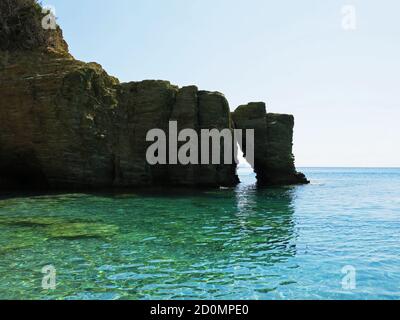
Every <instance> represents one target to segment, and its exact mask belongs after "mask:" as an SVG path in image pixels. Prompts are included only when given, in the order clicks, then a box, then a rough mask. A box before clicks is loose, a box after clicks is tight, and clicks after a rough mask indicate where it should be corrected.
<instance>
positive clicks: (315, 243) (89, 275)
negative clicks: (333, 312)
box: [0, 168, 400, 299]
mask: <svg viewBox="0 0 400 320" xmlns="http://www.w3.org/2000/svg"><path fill="white" fill-rule="evenodd" d="M302 171H304V172H305V173H306V174H307V176H308V177H309V178H310V179H311V181H312V184H311V185H308V186H298V187H285V188H271V189H263V190H257V189H256V188H255V186H254V182H255V178H254V174H252V173H251V172H250V171H246V170H242V172H241V179H242V181H243V183H242V184H241V185H240V186H239V187H238V188H236V189H232V190H213V191H204V190H203V191H199V190H197V191H190V190H180V191H177V190H168V192H167V191H162V190H158V191H152V192H150V191H148V192H142V193H129V194H119V195H116V194H101V195H99V194H97V195H90V194H62V195H45V196H43V195H42V196H18V197H16V196H7V195H5V196H2V197H1V198H0V299H171V298H174V299H400V169H318V168H312V169H311V168H308V169H302ZM46 265H52V266H54V267H55V268H56V272H57V273H56V284H57V287H56V289H55V290H44V289H42V277H43V274H42V273H41V270H42V267H43V266H46ZM345 266H352V268H354V270H355V272H356V273H355V279H356V283H355V284H356V287H355V288H354V289H352V290H349V289H348V288H346V287H343V286H342V279H343V277H345V274H343V273H342V269H343V268H344V267H345Z"/></svg>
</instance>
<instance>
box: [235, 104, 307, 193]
mask: <svg viewBox="0 0 400 320" xmlns="http://www.w3.org/2000/svg"><path fill="white" fill-rule="evenodd" d="M232 118H233V121H234V124H235V127H236V128H237V129H254V150H255V154H254V171H255V173H256V174H257V181H258V183H259V184H260V185H262V186H268V185H285V184H304V183H308V181H307V179H306V177H305V176H304V174H302V173H299V172H297V171H296V168H295V165H294V156H293V151H292V149H293V128H294V117H293V116H292V115H287V114H275V113H267V111H266V106H265V103H263V102H258V103H249V104H247V105H242V106H239V107H238V108H237V109H236V110H235V112H233V113H232ZM246 143H247V141H246V139H245V138H244V141H243V146H242V149H243V150H246ZM244 156H245V157H246V154H244Z"/></svg>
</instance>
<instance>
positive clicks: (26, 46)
mask: <svg viewBox="0 0 400 320" xmlns="http://www.w3.org/2000/svg"><path fill="white" fill-rule="evenodd" d="M45 16H46V12H45V11H44V12H43V9H42V6H41V5H40V4H39V3H38V2H37V0H2V1H0V50H3V51H6V50H10V51H15V50H33V49H40V48H42V49H48V48H51V49H53V50H56V51H65V52H68V45H67V43H66V42H65V41H64V40H63V37H62V31H61V29H60V28H59V27H58V26H57V27H56V29H55V30H51V29H50V30H46V29H44V28H43V27H42V20H43V18H44V17H45Z"/></svg>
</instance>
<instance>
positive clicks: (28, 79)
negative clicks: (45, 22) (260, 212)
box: [0, 0, 306, 189]
mask: <svg viewBox="0 0 400 320" xmlns="http://www.w3.org/2000/svg"><path fill="white" fill-rule="evenodd" d="M0 10H1V11H0V40H1V42H0V187H2V188H21V187H29V188H39V187H45V188H51V189H54V188H108V187H140V186H154V185H176V186H195V187H196V186H208V187H214V186H233V185H235V184H237V183H238V178H237V175H236V165H188V166H183V165H155V166H152V165H149V164H148V162H147V161H146V150H147V147H148V146H149V145H150V143H148V142H146V134H147V132H148V131H149V130H151V129H154V128H159V129H164V130H165V131H166V132H168V123H169V121H177V122H178V126H179V129H183V128H185V129H186V128H192V129H194V130H196V131H199V130H201V129H204V128H208V129H212V128H217V129H224V128H231V129H233V127H237V128H254V129H255V130H256V162H255V170H256V172H257V175H258V178H259V181H260V183H261V184H263V185H264V184H265V185H268V184H288V183H304V182H306V179H305V177H304V176H303V175H301V174H298V173H296V171H295V168H294V160H293V155H292V136H293V117H292V116H287V115H273V114H267V113H266V112H265V105H263V104H250V105H248V106H241V107H239V108H238V110H237V111H236V112H234V113H233V115H232V114H231V113H230V109H229V105H228V102H227V100H226V99H225V97H224V96H223V95H222V94H221V93H218V92H208V91H199V90H198V89H197V88H196V87H195V86H191V87H184V88H178V87H177V86H174V85H171V84H170V83H169V82H167V81H154V80H151V81H142V82H131V83H120V82H119V81H118V79H116V78H114V77H112V76H109V75H108V74H107V73H106V72H105V71H104V70H103V69H102V67H101V66H100V65H98V64H96V63H83V62H81V61H77V60H75V59H74V58H73V57H72V56H71V55H70V53H69V52H68V46H67V44H66V43H65V41H64V40H63V37H62V32H61V29H60V28H59V27H57V28H56V29H55V30H45V29H43V28H42V24H41V20H42V18H43V13H42V10H41V7H40V6H39V5H38V4H37V3H36V1H35V0H12V1H11V0H10V1H9V0H3V1H1V2H0ZM253 109H254V110H255V111H256V112H253Z"/></svg>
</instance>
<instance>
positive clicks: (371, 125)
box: [43, 0, 400, 166]
mask: <svg viewBox="0 0 400 320" xmlns="http://www.w3.org/2000/svg"><path fill="white" fill-rule="evenodd" d="M43 3H44V4H50V5H53V6H54V7H55V8H56V13H57V16H58V18H59V19H58V22H59V24H60V25H61V27H62V28H63V30H64V35H65V38H66V40H67V41H68V43H69V45H70V50H71V53H72V54H73V55H74V56H75V57H76V58H78V59H80V60H84V61H96V62H98V63H100V64H102V65H103V67H104V68H105V69H106V70H107V71H108V72H109V73H110V74H112V75H114V76H117V77H118V78H119V79H120V80H121V81H134V80H143V79H165V80H170V81H171V82H172V83H174V84H177V85H180V86H183V85H188V84H196V85H197V86H199V87H200V88H201V89H204V90H215V91H221V92H223V93H224V94H225V95H226V97H227V98H228V100H229V102H230V105H231V108H232V109H235V108H236V107H237V106H238V105H240V104H243V103H247V102H250V101H265V102H266V103H267V106H268V110H269V111H271V112H279V113H292V114H294V115H295V117H296V128H295V154H296V158H297V165H298V166H400V147H399V145H400V142H399V140H400V19H399V13H400V1H398V0H381V1H378V0H323V1H321V0H301V1H295V0H291V1H289V0H279V1H278V0H274V1H271V0H248V1H242V0H241V1H236V0H168V1H167V0H140V1H139V0H116V1H110V0H82V1H79V2H78V1H65V0H49V1H46V0H45V1H43ZM348 4H350V5H355V8H356V10H357V11H356V12H357V29H356V30H355V31H344V30H343V28H342V14H341V9H342V7H343V6H344V5H348Z"/></svg>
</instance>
